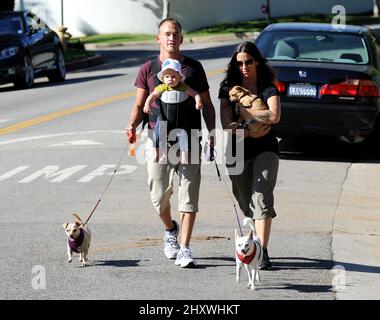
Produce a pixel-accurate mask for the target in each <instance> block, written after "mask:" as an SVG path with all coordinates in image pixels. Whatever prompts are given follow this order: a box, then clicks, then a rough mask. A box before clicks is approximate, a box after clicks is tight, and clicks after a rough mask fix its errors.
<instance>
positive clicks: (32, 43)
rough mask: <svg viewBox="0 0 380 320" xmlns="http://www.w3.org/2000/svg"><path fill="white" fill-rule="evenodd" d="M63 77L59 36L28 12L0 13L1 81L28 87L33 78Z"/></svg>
mask: <svg viewBox="0 0 380 320" xmlns="http://www.w3.org/2000/svg"><path fill="white" fill-rule="evenodd" d="M40 76H47V77H48V78H49V81H51V82H61V81H64V80H65V76H66V67H65V59H64V55H63V48H62V45H61V42H60V40H59V37H58V35H57V34H56V33H55V32H54V31H53V30H51V29H50V28H49V27H48V26H47V25H46V24H45V23H44V22H43V21H42V20H41V19H40V18H39V17H37V16H36V15H34V14H32V13H30V12H27V11H5V12H0V84H3V83H10V82H13V83H14V84H15V86H16V87H17V88H30V87H31V86H32V85H33V82H34V78H36V77H40Z"/></svg>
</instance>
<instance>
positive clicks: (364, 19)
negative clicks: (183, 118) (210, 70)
mask: <svg viewBox="0 0 380 320" xmlns="http://www.w3.org/2000/svg"><path fill="white" fill-rule="evenodd" d="M333 18H334V15H322V14H306V15H301V16H292V17H284V18H276V19H272V21H271V22H272V23H277V22H321V23H331V21H332V19H333ZM376 23H379V24H380V18H378V17H373V16H372V13H367V14H360V15H351V16H347V17H346V24H356V25H366V24H376ZM266 26H267V20H266V19H261V20H249V21H241V22H239V23H224V24H219V25H215V26H209V27H205V28H201V29H198V30H194V31H191V32H186V33H184V37H185V38H191V37H194V36H210V35H216V34H231V33H234V34H237V33H240V34H242V33H245V32H254V31H261V30H262V29H263V28H265V27H266ZM154 39H155V35H152V34H131V33H120V34H100V35H91V36H86V37H81V38H73V39H70V41H69V46H70V45H71V44H72V45H73V46H78V43H79V45H81V46H82V48H83V44H86V43H95V44H98V43H106V44H112V43H124V42H131V41H144V40H152V41H153V40H154ZM75 54H79V52H78V51H77V52H75V50H74V51H73V52H72V55H73V56H74V55H75Z"/></svg>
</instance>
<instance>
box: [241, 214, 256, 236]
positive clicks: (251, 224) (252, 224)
mask: <svg viewBox="0 0 380 320" xmlns="http://www.w3.org/2000/svg"><path fill="white" fill-rule="evenodd" d="M243 225H244V226H249V227H250V228H251V230H252V231H253V235H254V236H256V228H255V222H254V221H253V219H252V218H249V217H245V218H244V220H243Z"/></svg>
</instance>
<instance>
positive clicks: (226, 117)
mask: <svg viewBox="0 0 380 320" xmlns="http://www.w3.org/2000/svg"><path fill="white" fill-rule="evenodd" d="M220 120H221V122H222V128H223V130H233V131H232V133H235V134H236V131H235V129H237V123H236V122H234V118H233V108H231V106H230V105H229V103H228V100H227V99H224V98H221V99H220ZM239 129H244V128H239ZM239 132H240V133H242V131H239ZM243 132H244V137H247V136H248V130H247V129H244V131H243Z"/></svg>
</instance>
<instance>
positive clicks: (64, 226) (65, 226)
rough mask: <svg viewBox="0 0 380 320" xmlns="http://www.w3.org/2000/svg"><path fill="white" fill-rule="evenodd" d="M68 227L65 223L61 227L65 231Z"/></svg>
mask: <svg viewBox="0 0 380 320" xmlns="http://www.w3.org/2000/svg"><path fill="white" fill-rule="evenodd" d="M68 225H69V224H68V223H67V222H65V223H64V224H63V225H62V227H63V229H65V230H66V228H67V226H68Z"/></svg>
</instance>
